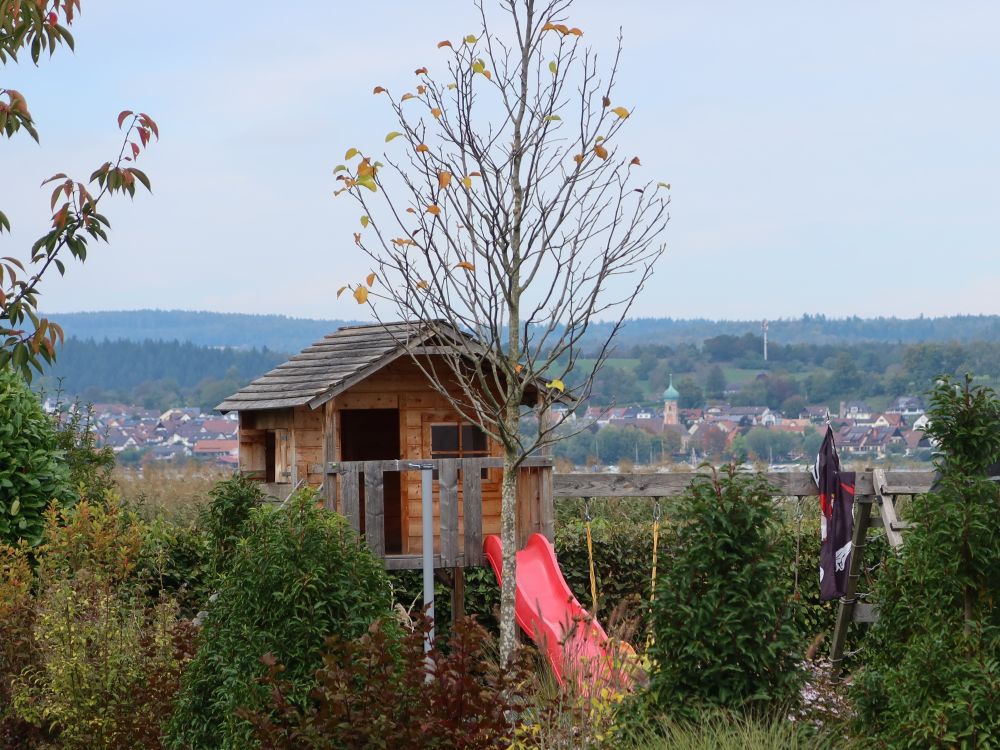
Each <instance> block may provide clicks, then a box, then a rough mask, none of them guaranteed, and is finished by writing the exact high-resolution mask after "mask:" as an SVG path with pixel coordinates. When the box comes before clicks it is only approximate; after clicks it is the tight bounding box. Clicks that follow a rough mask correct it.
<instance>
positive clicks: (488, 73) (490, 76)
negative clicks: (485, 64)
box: [483, 70, 493, 81]
mask: <svg viewBox="0 0 1000 750" xmlns="http://www.w3.org/2000/svg"><path fill="white" fill-rule="evenodd" d="M483 78H485V79H486V80H487V81H489V80H491V79H492V78H493V74H492V73H490V71H488V70H484V71H483Z"/></svg>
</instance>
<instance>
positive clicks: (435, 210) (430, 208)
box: [427, 203, 441, 216]
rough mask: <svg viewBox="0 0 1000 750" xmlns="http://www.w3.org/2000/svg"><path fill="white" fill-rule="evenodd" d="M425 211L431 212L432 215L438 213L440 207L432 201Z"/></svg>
mask: <svg viewBox="0 0 1000 750" xmlns="http://www.w3.org/2000/svg"><path fill="white" fill-rule="evenodd" d="M427 213H429V214H432V215H433V216H437V215H438V214H440V213H441V207H440V206H438V205H436V204H433V203H432V204H431V205H429V206H428V207H427Z"/></svg>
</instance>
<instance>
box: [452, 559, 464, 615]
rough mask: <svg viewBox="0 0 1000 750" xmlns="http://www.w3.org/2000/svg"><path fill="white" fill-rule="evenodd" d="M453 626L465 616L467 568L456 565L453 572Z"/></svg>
mask: <svg viewBox="0 0 1000 750" xmlns="http://www.w3.org/2000/svg"><path fill="white" fill-rule="evenodd" d="M451 576H452V588H451V627H452V628H453V629H454V627H455V626H456V625H457V624H458V622H459V620H461V619H462V618H463V617H465V569H464V568H460V567H456V568H454V569H453V570H452V572H451Z"/></svg>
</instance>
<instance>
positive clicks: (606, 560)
mask: <svg viewBox="0 0 1000 750" xmlns="http://www.w3.org/2000/svg"><path fill="white" fill-rule="evenodd" d="M643 506H644V507H645V510H646V511H647V512H646V513H644V514H643V515H648V519H645V518H643V519H641V520H632V519H627V518H618V517H615V516H609V515H598V514H597V513H596V512H595V513H594V518H593V521H592V522H591V541H592V546H593V550H594V574H595V579H596V581H597V601H598V607H597V619H598V621H599V622H601V623H602V624H604V625H605V626H607V624H608V622H609V621H610V620H611V619H612V617H613V616H618V615H621V616H623V617H625V618H628V619H635V620H637V621H638V630H639V632H643V633H645V625H646V614H647V605H648V602H649V587H650V583H651V580H652V579H651V574H652V565H653V529H652V524H653V519H652V502H651V501H649V500H647V501H645V502H644V503H643ZM663 541H664V539H663V538H661V540H660V543H661V546H660V547H659V550H660V558H659V562H660V566H662V564H663V562H664V559H663V547H662V543H663ZM555 548H556V559H557V560H558V561H559V567H560V568H561V569H562V572H563V576H564V577H565V579H566V583H567V584H568V585H569V588H570V591H572V592H573V594H574V595H575V596H576V598H577V599H578V600H579V601H580V603H581V604H582V605H583V606H584V607H586V608H587V609H590V608H591V607H592V606H593V602H592V601H591V592H590V564H589V562H588V555H587V531H586V527H585V525H584V521H583V516H582V514H581V515H579V516H569V517H568V518H566V520H565V522H564V523H562V524H560V526H559V527H558V528H557V529H556V542H555ZM662 570H663V568H662V567H660V572H662Z"/></svg>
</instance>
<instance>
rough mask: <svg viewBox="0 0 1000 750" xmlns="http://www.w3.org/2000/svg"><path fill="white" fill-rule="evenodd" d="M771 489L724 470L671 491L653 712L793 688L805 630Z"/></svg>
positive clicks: (749, 705) (760, 697)
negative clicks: (676, 493) (801, 630)
mask: <svg viewBox="0 0 1000 750" xmlns="http://www.w3.org/2000/svg"><path fill="white" fill-rule="evenodd" d="M773 494H774V491H773V489H772V488H771V487H770V486H769V485H768V484H767V482H766V481H765V480H764V479H762V478H761V477H760V476H758V475H746V474H736V473H732V472H727V473H726V474H724V475H723V476H722V477H721V478H720V477H718V476H717V475H713V476H712V477H700V478H698V479H696V480H695V481H694V482H693V483H692V485H691V487H690V488H689V489H688V490H687V491H686V492H685V493H684V494H683V495H682V496H681V497H680V498H679V499H678V502H677V503H676V505H675V509H674V514H673V518H672V520H671V527H670V534H669V541H668V546H669V548H670V549H671V550H672V554H671V556H670V558H669V559H668V560H666V561H664V570H663V571H662V573H661V574H660V575H659V577H658V579H657V587H656V600H655V602H654V604H653V607H652V619H653V631H654V634H655V639H656V640H655V643H654V644H653V646H652V647H651V648H650V651H649V654H650V656H651V658H652V660H653V672H652V674H651V679H650V687H649V691H648V694H647V696H646V700H647V702H648V703H647V705H648V707H649V708H651V709H652V710H653V711H654V712H657V711H658V712H663V713H666V714H669V715H671V716H673V717H676V718H691V717H693V715H694V714H695V713H696V712H697V711H698V710H699V709H700V708H702V707H704V706H717V707H722V708H727V709H740V710H743V709H748V710H765V709H769V708H771V707H774V706H776V705H778V704H782V703H787V702H790V701H792V700H793V699H794V697H795V696H796V694H797V691H798V687H799V685H800V683H801V679H802V674H801V671H800V669H799V667H798V664H797V663H798V659H799V653H798V650H799V649H800V648H801V646H802V640H803V639H802V635H801V634H800V633H799V632H798V631H797V629H796V627H795V623H796V622H797V619H798V614H797V611H796V610H797V608H798V606H799V605H798V603H797V602H795V600H794V597H793V594H792V586H791V581H790V579H789V576H788V573H787V569H786V566H787V552H786V551H785V550H783V549H782V547H783V546H785V545H786V542H785V541H784V539H786V538H787V534H786V533H785V532H784V530H783V525H782V522H781V519H780V515H779V511H778V509H777V507H776V504H775V501H774V500H773V498H772V495H773Z"/></svg>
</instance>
